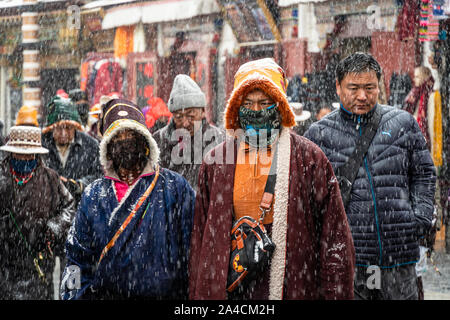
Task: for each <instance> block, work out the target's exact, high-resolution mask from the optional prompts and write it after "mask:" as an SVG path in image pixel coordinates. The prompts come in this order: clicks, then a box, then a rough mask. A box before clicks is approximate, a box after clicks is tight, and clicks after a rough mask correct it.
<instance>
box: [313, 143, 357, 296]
mask: <svg viewBox="0 0 450 320" xmlns="http://www.w3.org/2000/svg"><path fill="white" fill-rule="evenodd" d="M313 153H314V154H313V157H314V158H315V160H314V163H315V164H316V165H315V169H314V171H315V172H313V179H312V186H311V189H312V190H314V191H313V195H312V202H313V208H314V212H315V214H316V224H318V226H319V228H320V229H321V230H320V232H319V234H320V247H319V248H320V249H319V250H320V253H319V257H320V276H319V278H320V296H321V297H322V298H324V299H327V300H335V299H336V300H340V299H353V273H354V268H355V249H354V245H353V239H352V234H351V231H350V227H349V224H348V221H347V216H346V213H345V209H344V205H343V203H342V198H341V195H340V190H339V183H338V181H337V179H336V176H335V175H334V172H333V168H332V166H331V163H330V162H329V161H328V159H327V158H326V156H325V154H324V153H323V152H322V150H320V149H319V148H317V150H315V151H313Z"/></svg>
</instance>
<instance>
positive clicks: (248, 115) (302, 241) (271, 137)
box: [189, 58, 354, 300]
mask: <svg viewBox="0 0 450 320" xmlns="http://www.w3.org/2000/svg"><path fill="white" fill-rule="evenodd" d="M295 124H296V123H295V115H294V113H293V112H292V109H291V108H290V107H289V103H288V101H287V99H286V78H285V75H284V71H283V69H281V67H280V66H279V65H278V64H277V63H276V62H275V61H274V60H273V59H270V58H266V59H260V60H255V61H250V62H248V63H245V64H243V65H241V66H240V68H239V70H238V71H237V72H236V74H235V82H234V90H233V92H232V94H231V97H230V98H229V100H228V103H227V107H226V110H225V128H226V129H227V134H229V136H228V139H227V140H226V141H224V142H223V143H221V144H219V145H218V146H216V147H215V148H214V149H212V150H211V151H210V152H209V153H208V154H207V155H206V156H205V157H204V160H203V163H202V165H201V167H200V172H199V181H198V192H197V195H196V206H195V216H194V227H193V231H192V239H191V255H190V262H189V270H190V286H189V294H190V298H191V299H227V298H228V299H239V300H248V299H287V300H288V299H313V300H314V299H330V300H334V299H353V272H354V248H353V241H352V236H351V232H350V228H349V225H348V222H347V217H346V216H345V210H344V206H343V204H342V199H341V197H340V194H339V186H338V182H337V180H336V178H335V176H334V173H333V170H332V167H331V164H330V163H329V161H328V159H327V158H326V157H325V155H324V153H323V152H322V151H321V150H320V149H319V148H318V147H317V146H316V145H314V144H313V143H311V142H310V141H309V140H307V139H305V138H303V137H301V136H299V135H297V134H295V133H293V132H291V130H290V128H292V127H293V126H295ZM235 130H236V131H235ZM275 157H276V158H275ZM272 162H276V163H277V165H276V170H275V171H274V172H275V175H276V182H275V186H274V190H275V192H274V197H273V200H272V202H271V201H265V199H266V197H264V198H263V194H264V195H266V193H265V185H266V182H267V181H268V177H269V172H270V169H271V166H272ZM261 199H263V201H262V200H261ZM262 202H264V203H266V204H267V202H268V204H270V203H271V206H270V209H269V210H268V211H267V212H266V213H265V215H264V216H262V215H261V214H262V212H261V207H260V205H261V203H262ZM244 216H250V217H252V218H253V219H255V220H258V219H261V220H262V223H263V224H264V227H265V229H266V230H267V232H268V234H269V236H270V237H271V238H272V241H273V242H274V243H275V246H276V247H275V251H274V253H273V257H272V259H271V261H270V263H269V266H268V267H267V268H266V269H265V270H263V271H262V272H260V273H259V274H257V278H256V279H254V280H252V281H250V282H248V283H247V285H243V286H242V287H239V288H237V289H235V290H234V291H232V292H228V291H227V287H228V284H229V283H228V284H227V278H228V274H229V273H230V269H229V266H230V251H231V248H232V242H231V235H230V233H231V232H230V231H231V229H232V224H233V221H237V220H238V219H240V218H241V217H244ZM234 262H236V263H234ZM231 265H232V266H233V269H231V271H232V270H235V271H236V272H243V269H240V268H239V266H241V265H240V264H239V260H237V261H234V260H233V263H232V264H231ZM241 267H242V266H241Z"/></svg>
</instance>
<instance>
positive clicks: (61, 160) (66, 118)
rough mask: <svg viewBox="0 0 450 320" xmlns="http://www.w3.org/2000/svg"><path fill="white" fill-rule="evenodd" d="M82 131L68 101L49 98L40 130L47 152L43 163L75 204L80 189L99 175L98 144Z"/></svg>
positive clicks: (75, 113)
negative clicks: (51, 171)
mask: <svg viewBox="0 0 450 320" xmlns="http://www.w3.org/2000/svg"><path fill="white" fill-rule="evenodd" d="M82 130H83V129H82V126H81V120H80V116H79V115H78V111H77V108H76V106H75V105H74V104H73V103H72V102H71V100H70V99H61V98H59V97H54V98H52V100H51V101H50V102H49V103H48V105H47V122H46V125H45V127H44V128H43V129H42V133H43V134H42V144H43V146H44V147H45V148H47V149H48V150H49V152H48V154H47V155H46V156H45V158H44V161H45V163H46V164H47V165H48V167H49V168H52V169H53V170H55V171H56V172H58V174H59V175H60V177H61V180H62V181H63V182H64V184H65V186H66V188H67V189H69V191H70V192H71V194H72V196H73V197H74V198H75V202H76V204H78V202H79V201H80V198H81V193H82V192H83V190H84V188H85V187H86V186H87V185H88V184H89V183H91V182H92V181H94V180H95V179H97V178H99V177H101V175H102V168H101V165H100V160H99V158H98V146H99V143H98V142H97V141H96V140H95V139H94V138H92V137H90V136H89V135H88V134H86V133H84V132H83V131H82Z"/></svg>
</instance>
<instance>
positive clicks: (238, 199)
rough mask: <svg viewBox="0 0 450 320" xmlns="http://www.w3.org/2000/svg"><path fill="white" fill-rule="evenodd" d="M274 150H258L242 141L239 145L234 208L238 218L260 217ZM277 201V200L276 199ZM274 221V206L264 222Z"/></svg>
mask: <svg viewBox="0 0 450 320" xmlns="http://www.w3.org/2000/svg"><path fill="white" fill-rule="evenodd" d="M271 164H272V152H271V150H270V147H268V149H267V152H266V151H265V150H264V151H257V150H256V149H255V148H252V147H249V146H248V144H246V143H245V142H242V143H241V144H240V146H239V150H238V155H237V164H236V170H235V177H234V189H233V208H234V214H235V217H236V220H238V219H239V218H241V217H243V216H251V217H252V218H254V219H258V218H259V216H260V215H261V210H260V209H259V204H260V203H261V198H262V195H263V193H264V188H265V186H266V181H267V177H268V175H269V170H270V166H271ZM274 201H275V200H274ZM272 222H273V207H272V208H271V209H270V212H268V213H267V214H266V216H265V218H264V220H263V223H264V224H269V223H272Z"/></svg>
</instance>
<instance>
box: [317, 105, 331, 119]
mask: <svg viewBox="0 0 450 320" xmlns="http://www.w3.org/2000/svg"><path fill="white" fill-rule="evenodd" d="M330 112H331V108H330V107H326V106H324V107H322V108H320V109H319V110H318V111H317V113H316V120H317V121H319V120H321V119H322V118H323V117H325V116H326V115H327V114H329V113H330Z"/></svg>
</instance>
